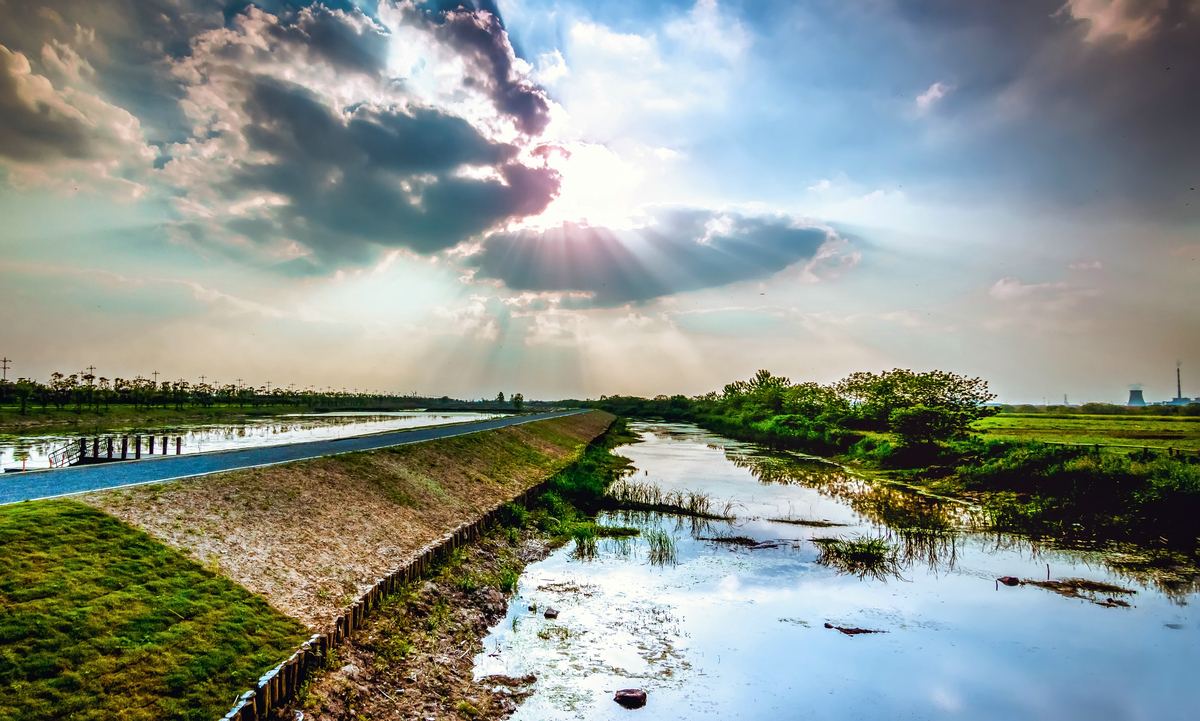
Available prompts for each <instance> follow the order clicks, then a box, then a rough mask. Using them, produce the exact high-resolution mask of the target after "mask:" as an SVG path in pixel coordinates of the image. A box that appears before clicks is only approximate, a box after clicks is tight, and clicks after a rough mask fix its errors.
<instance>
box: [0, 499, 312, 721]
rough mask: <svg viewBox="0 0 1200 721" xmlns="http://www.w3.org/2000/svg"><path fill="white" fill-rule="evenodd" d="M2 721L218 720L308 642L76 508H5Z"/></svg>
mask: <svg viewBox="0 0 1200 721" xmlns="http://www.w3.org/2000/svg"><path fill="white" fill-rule="evenodd" d="M0 568H3V569H4V570H3V574H2V575H0V719H3V720H4V721H9V720H11V721H36V720H38V719H47V720H49V719H64V718H71V719H95V720H96V721H101V720H104V721H107V720H108V719H117V718H119V719H128V720H130V721H138V720H145V721H158V720H161V719H189V720H190V719H195V720H197V721H201V720H202V721H212V719H214V718H219V717H220V716H221V715H222V714H224V713H225V711H226V710H228V705H229V702H230V701H231V700H232V699H233V698H234V697H235V696H236V695H237V694H238V693H239V692H241V691H242V690H243V689H245V688H246V687H248V686H249V685H250V684H251V683H252V682H253V681H254V680H255V679H256V678H257V677H258V676H259V675H260V674H262V673H263V672H264V671H266V670H267V669H269V668H270V667H271V666H273V665H274V664H276V663H278V662H279V661H281V660H283V659H284V658H286V657H287V655H288V654H290V653H291V651H292V649H293V647H294V646H295V645H296V644H297V643H299V642H300V641H302V640H304V638H305V637H306V633H305V632H304V628H303V626H301V625H300V624H299V623H297V622H296V621H294V620H292V619H290V618H288V617H286V616H284V615H283V614H281V613H279V612H278V611H275V610H274V609H272V608H271V607H270V606H268V605H267V603H266V602H265V601H264V600H263V599H262V598H259V597H257V596H254V595H252V594H250V593H249V592H247V591H246V590H245V589H243V588H241V587H240V586H238V585H236V584H235V583H233V582H231V581H230V580H228V579H226V578H224V577H222V576H220V575H218V574H216V573H213V572H212V571H211V570H208V569H205V568H203V567H201V566H200V565H199V564H197V563H196V562H194V561H192V560H190V559H188V558H187V557H186V556H184V555H183V554H181V553H179V552H178V551H175V550H173V549H171V548H169V547H167V546H165V545H163V544H161V543H159V542H158V541H156V540H154V539H153V538H151V537H150V536H148V535H146V534H145V533H142V532H140V531H137V530H135V529H133V528H131V527H130V526H128V525H126V524H124V523H122V522H120V521H118V520H116V519H115V518H112V517H111V516H107V515H105V514H103V513H100V512H99V511H96V510H95V509H93V508H90V507H88V506H86V505H83V504H81V503H78V502H75V501H65V500H59V501H42V502H35V503H25V504H18V505H11V506H3V507H0Z"/></svg>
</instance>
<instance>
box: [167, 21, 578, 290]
mask: <svg viewBox="0 0 1200 721" xmlns="http://www.w3.org/2000/svg"><path fill="white" fill-rule="evenodd" d="M403 7H404V8H407V12H409V13H410V16H411V13H414V12H416V10H414V9H413V8H412V6H407V5H406V6H403ZM454 12H455V13H456V14H458V15H461V14H463V13H466V12H467V11H465V10H457V11H454ZM483 15H486V16H487V17H486V18H484V19H483V20H481V21H480V22H484V23H485V24H488V23H491V22H492V20H493V19H494V17H493V16H491V15H490V14H487V13H486V12H483ZM411 17H416V18H417V20H419V22H421V23H423V25H422V26H421V27H422V28H425V27H426V26H425V25H424V23H428V22H432V20H428V19H427V18H426V16H425V15H420V16H411ZM411 17H410V20H411ZM438 17H440V18H442V19H444V20H445V21H446V22H455V23H464V22H467V19H465V18H460V19H454V20H451V19H448V18H446V17H443V16H441V15H439V16H438ZM392 20H393V21H394V20H395V18H392ZM429 27H434V28H440V27H442V26H441V25H430V26H429ZM487 27H488V28H489V32H495V33H499V38H500V39H497V37H492V40H491V41H492V42H493V43H499V42H500V41H501V40H503V44H504V46H505V47H506V48H507V47H508V46H507V44H506V43H507V39H506V37H504V35H503V30H502V29H497V28H496V27H494V26H492V25H490V24H488V25H487ZM421 32H424V30H421ZM394 41H396V37H395V35H394V33H393V32H392V31H391V29H390V28H389V26H388V25H386V24H383V23H377V22H375V21H374V20H371V19H369V18H367V17H366V16H364V15H362V14H361V13H360V12H357V11H355V12H342V11H331V10H327V9H313V8H309V9H306V10H304V11H301V12H299V13H296V14H293V15H282V16H277V15H273V14H271V13H267V12H265V11H263V10H261V9H258V8H255V7H250V8H248V9H247V10H246V11H245V12H243V13H240V14H238V15H236V16H235V17H233V18H232V19H231V20H230V22H229V23H228V25H227V26H226V27H222V28H218V29H214V30H211V31H208V32H205V33H202V34H200V35H199V36H197V37H196V38H195V39H194V40H193V42H192V51H191V53H190V54H189V55H188V56H186V57H183V58H181V59H179V60H178V61H177V62H175V64H174V72H175V74H176V76H177V77H179V78H180V79H181V81H182V82H183V84H184V98H183V101H182V107H183V108H184V110H185V112H186V114H187V116H188V118H189V119H190V120H191V121H192V123H193V126H194V127H193V137H192V138H189V139H188V140H187V141H186V142H182V143H176V144H173V145H171V146H170V147H169V148H168V155H169V158H170V159H169V161H168V162H167V163H166V164H165V167H164V169H163V176H164V178H165V179H167V180H169V181H170V182H171V183H172V184H173V185H175V186H176V187H177V188H179V190H180V195H179V197H178V199H177V201H176V207H177V209H178V211H179V212H180V214H181V216H182V220H181V223H180V224H179V226H178V227H177V228H176V237H179V238H181V239H184V240H185V241H188V242H200V243H209V244H214V243H215V244H217V245H222V244H223V245H224V246H225V247H226V248H227V249H228V250H229V251H230V252H235V251H236V252H237V253H239V254H241V253H244V252H245V251H246V249H251V252H253V249H254V248H256V247H257V248H259V249H260V250H261V251H262V253H263V254H264V262H267V263H271V264H274V265H275V266H276V267H277V268H279V269H280V270H282V271H285V272H289V273H302V274H303V273H314V272H324V271H327V270H329V269H332V268H336V267H338V266H340V265H343V264H355V263H364V262H367V261H369V260H370V259H371V258H372V257H373V255H374V253H375V250H376V249H378V248H406V249H409V250H413V251H416V252H419V253H434V252H438V251H441V250H444V249H446V248H449V247H452V246H454V245H456V244H459V243H461V242H463V241H465V240H467V239H469V238H471V237H474V236H476V235H478V234H480V233H482V232H484V231H486V230H489V229H492V228H495V227H498V226H501V225H504V224H506V223H508V222H510V221H513V220H517V219H520V218H523V217H526V216H529V215H534V214H537V213H539V212H541V211H542V210H543V209H545V207H546V205H547V204H548V203H549V202H550V201H551V200H552V199H553V198H554V196H555V194H556V192H557V190H558V185H559V176H558V174H557V172H556V171H554V170H552V169H550V168H548V167H546V166H545V165H544V163H542V162H541V161H540V160H537V159H534V158H533V156H532V155H531V149H530V148H529V147H527V146H526V144H525V140H524V139H523V136H522V137H517V138H511V139H510V140H508V141H505V140H501V139H499V137H498V135H499V134H498V133H497V132H496V131H495V123H488V122H486V121H487V120H488V119H487V118H482V119H475V120H474V121H473V120H471V119H468V118H466V117H464V116H463V115H462V114H460V112H459V111H461V110H462V108H461V107H457V106H446V105H436V104H432V103H431V98H430V97H429V96H426V95H423V94H421V93H417V92H412V91H411V90H410V88H409V87H408V86H407V84H406V83H404V82H402V81H400V80H399V79H398V78H396V77H394V75H393V73H392V69H391V68H390V66H389V65H388V64H387V62H385V57H386V56H387V55H388V50H389V48H390V47H391V46H390V43H392V42H394ZM441 42H443V43H447V42H449V40H446V39H444V38H443V40H442V41H441ZM359 46H361V47H359ZM442 50H443V51H445V50H446V48H445V47H442ZM451 50H454V51H455V52H458V51H459V48H458V46H454V47H452V48H451ZM508 52H509V53H511V48H508ZM472 58H473V56H472ZM472 58H469V60H470V62H468V63H466V64H465V65H464V66H462V69H463V71H464V72H468V73H476V75H468V76H466V77H464V78H462V79H461V81H462V82H463V83H465V84H467V85H470V84H472V83H484V84H487V83H490V82H492V81H493V79H494V78H493V76H492V75H491V74H490V73H491V72H492V71H491V70H488V73H489V74H487V77H485V78H483V79H480V77H479V76H478V73H479V72H482V71H481V70H480V68H479V67H478V66H477V64H476V63H475V62H474V60H473V59H472ZM298 68H301V69H302V70H303V71H302V72H297V69H298ZM432 100H436V98H432ZM512 107H513V106H505V107H504V108H502V109H500V110H493V111H492V119H493V120H496V119H497V118H507V117H509V115H508V113H509V112H510V111H512ZM476 110H478V108H476ZM522 117H532V116H522ZM529 122H534V123H535V124H534V126H530V129H532V128H533V127H535V126H536V122H535V121H529Z"/></svg>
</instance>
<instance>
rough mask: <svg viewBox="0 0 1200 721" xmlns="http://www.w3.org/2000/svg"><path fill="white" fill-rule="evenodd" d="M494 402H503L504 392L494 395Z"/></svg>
mask: <svg viewBox="0 0 1200 721" xmlns="http://www.w3.org/2000/svg"><path fill="white" fill-rule="evenodd" d="M496 402H497V403H503V402H504V391H500V392H499V393H497V394H496Z"/></svg>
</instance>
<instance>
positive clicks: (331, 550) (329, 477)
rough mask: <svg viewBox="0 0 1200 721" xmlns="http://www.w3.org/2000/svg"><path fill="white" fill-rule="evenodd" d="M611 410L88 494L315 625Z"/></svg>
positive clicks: (548, 470) (525, 480)
mask: <svg viewBox="0 0 1200 721" xmlns="http://www.w3.org/2000/svg"><path fill="white" fill-rule="evenodd" d="M611 421H612V416H610V415H608V414H605V413H599V412H594V413H588V414H583V415H576V416H569V417H566V418H558V419H553V420H548V421H539V422H537V423H530V424H526V425H522V426H516V427H512V428H504V429H500V430H496V431H487V432H483V433H475V434H471V435H467V436H460V437H456V438H448V439H443V440H438V441H432V442H429V443H422V444H416V445H411V446H400V447H398V448H393V449H388V450H383V451H372V452H366V453H355V454H348V455H344V456H335V457H330V458H322V459H318V460H313V461H301V462H298V463H290V464H286V465H280V466H272V467H268V468H260V469H251V470H246V471H236V472H232V473H224V474H219V475H213V476H205V477H202V478H196V479H188V480H183V481H178V482H174V483H165V484H157V485H148V486H139V487H134V488H128V489H120V490H114V491H103V492H99V493H94V494H89V495H87V496H84V497H83V500H84V501H85V502H87V503H90V504H92V505H94V506H96V507H98V508H100V509H102V510H104V511H107V512H109V513H111V514H113V515H115V516H117V517H119V518H121V519H123V520H125V521H128V522H130V523H132V524H133V525H135V526H137V527H139V528H142V529H143V530H145V531H146V532H148V533H150V534H151V535H153V536H155V537H156V538H158V539H160V540H162V541H163V542H165V543H167V544H168V545H171V546H174V547H176V548H180V549H182V550H184V551H185V552H187V553H189V554H190V555H192V556H193V557H194V558H196V559H197V560H199V561H200V562H201V563H203V564H205V565H206V566H208V567H210V568H212V569H213V570H219V571H220V572H222V573H224V574H225V575H227V576H229V577H230V578H233V579H234V580H235V581H237V582H238V583H241V584H242V585H243V586H245V587H246V588H248V589H250V590H251V591H254V592H256V593H259V594H262V595H263V596H264V597H266V599H267V600H268V601H269V602H270V603H271V604H272V605H274V606H275V607H276V608H278V609H279V610H281V611H282V612H284V613H286V614H288V615H290V616H292V617H294V618H297V619H299V620H300V621H302V622H303V623H305V624H307V625H308V626H309V627H310V628H313V629H314V630H318V629H322V628H324V627H325V626H326V625H327V624H329V623H330V622H331V621H332V619H333V618H334V617H336V615H337V614H338V612H339V611H340V610H341V609H342V608H344V607H345V606H347V605H349V603H351V602H352V601H353V600H354V599H355V598H357V597H358V596H359V595H360V594H362V593H363V592H364V591H365V590H366V589H368V588H369V587H370V585H371V584H372V583H374V582H375V581H376V580H377V579H378V578H380V577H381V576H383V575H384V574H385V573H387V572H388V571H390V570H392V569H394V568H397V567H399V566H400V565H402V564H403V563H404V562H406V561H407V560H408V559H409V558H411V557H413V556H414V555H415V554H416V553H417V552H418V551H419V550H420V549H421V548H422V547H423V546H424V545H426V544H427V543H429V542H430V541H432V540H434V539H436V538H437V537H439V536H440V535H442V534H443V533H445V532H446V531H447V530H449V529H451V528H454V527H456V526H457V525H459V524H460V523H463V522H465V521H468V520H470V519H472V518H475V517H477V516H478V515H480V514H482V513H483V512H485V511H487V510H489V509H491V508H493V507H495V506H497V505H499V504H501V503H503V502H505V501H507V500H509V499H511V498H512V497H514V496H515V495H517V494H518V493H520V492H521V491H523V490H525V489H526V488H528V487H530V486H532V485H535V484H537V483H539V482H541V481H542V480H544V479H546V478H548V477H549V476H550V475H552V474H553V473H554V472H555V471H557V470H558V469H560V468H562V467H564V466H566V465H568V464H569V463H570V462H571V461H572V460H574V458H575V457H576V456H577V455H578V454H579V452H580V451H581V450H582V449H583V448H584V447H585V446H586V445H587V443H588V442H589V441H591V440H592V439H593V438H595V437H596V436H598V435H600V434H601V433H603V432H604V430H605V429H606V428H607V427H608V425H609V424H610V423H611Z"/></svg>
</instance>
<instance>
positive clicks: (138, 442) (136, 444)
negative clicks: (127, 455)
mask: <svg viewBox="0 0 1200 721" xmlns="http://www.w3.org/2000/svg"><path fill="white" fill-rule="evenodd" d="M133 457H134V459H135V460H136V459H139V458H141V457H142V437H141V436H134V437H133Z"/></svg>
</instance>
